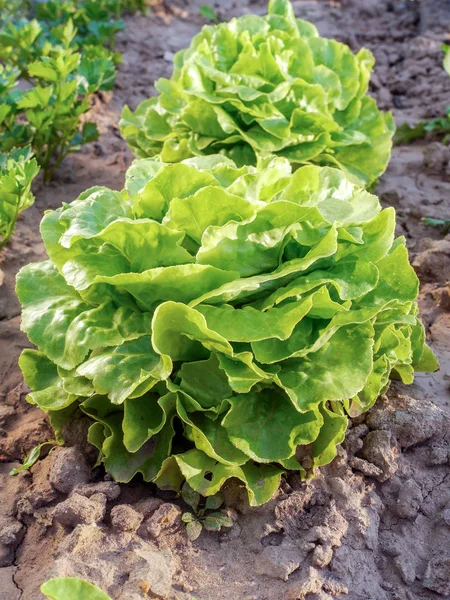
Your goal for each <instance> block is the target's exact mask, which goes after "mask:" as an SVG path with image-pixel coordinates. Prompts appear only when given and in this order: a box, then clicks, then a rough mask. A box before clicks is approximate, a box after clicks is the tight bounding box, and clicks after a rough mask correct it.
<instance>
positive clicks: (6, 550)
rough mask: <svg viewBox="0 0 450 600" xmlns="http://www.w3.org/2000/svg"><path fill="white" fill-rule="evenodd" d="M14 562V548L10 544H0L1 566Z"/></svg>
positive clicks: (8, 565)
mask: <svg viewBox="0 0 450 600" xmlns="http://www.w3.org/2000/svg"><path fill="white" fill-rule="evenodd" d="M13 562H14V550H13V548H11V547H10V546H0V567H1V568H2V570H3V567H10V566H11V565H12V564H13Z"/></svg>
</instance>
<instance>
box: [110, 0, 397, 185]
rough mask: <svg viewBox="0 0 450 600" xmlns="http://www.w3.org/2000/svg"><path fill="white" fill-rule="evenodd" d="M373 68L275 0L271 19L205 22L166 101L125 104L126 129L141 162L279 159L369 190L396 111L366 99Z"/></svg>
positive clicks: (181, 58) (163, 92)
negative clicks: (340, 175) (335, 170)
mask: <svg viewBox="0 0 450 600" xmlns="http://www.w3.org/2000/svg"><path fill="white" fill-rule="evenodd" d="M373 63H374V58H373V56H372V54H371V53H370V52H369V51H368V50H365V49H362V50H360V51H359V52H358V53H357V54H356V55H354V54H353V53H352V52H351V50H350V49H349V48H348V46H346V45H345V44H341V43H339V42H337V41H335V40H329V39H326V38H322V37H319V35H318V32H317V30H316V28H315V27H314V25H312V24H311V23H308V22H306V21H302V20H299V19H296V18H295V16H294V12H293V9H292V6H291V4H290V3H289V1H288V0H270V2H269V14H268V15H267V16H265V17H259V16H255V15H245V16H243V17H240V18H238V19H232V20H231V21H230V22H229V23H220V24H218V25H213V26H205V27H204V28H203V30H202V31H201V32H200V33H199V34H198V35H196V36H195V37H194V39H193V40H192V43H191V45H190V47H189V48H188V49H187V50H183V51H181V52H179V53H178V54H177V55H176V57H175V65H174V71H173V75H172V77H171V79H170V80H168V79H160V80H158V82H157V83H156V88H157V90H158V91H159V92H160V95H159V96H158V97H156V98H150V99H149V100H146V101H144V102H142V103H141V104H140V105H139V106H138V108H137V109H136V111H135V112H134V113H132V112H131V111H130V109H129V108H128V107H125V109H124V111H123V114H122V119H121V123H120V126H121V133H122V135H123V137H124V138H125V139H126V140H127V142H128V144H129V146H130V147H131V148H132V150H133V152H134V153H135V154H136V155H137V156H140V157H148V156H155V155H160V156H161V158H162V160H165V161H167V162H178V161H181V160H183V159H185V158H188V157H192V156H198V155H210V154H215V153H220V154H224V155H226V156H228V157H230V158H231V159H233V160H234V161H235V162H236V164H238V166H241V165H247V164H249V165H254V164H256V160H257V157H258V156H265V155H267V154H269V153H275V154H277V155H278V156H282V157H285V158H287V159H289V161H290V162H291V163H293V164H294V165H296V166H298V165H302V164H307V163H315V164H320V165H330V166H336V167H339V168H341V169H342V170H344V171H345V172H346V174H347V175H348V176H350V177H351V178H352V179H353V180H357V181H359V182H362V183H363V184H364V185H369V184H370V183H371V182H373V181H374V180H375V179H376V178H377V177H378V176H380V175H381V174H382V173H383V172H384V170H385V168H386V166H387V163H388V160H389V156H390V151H391V145H392V144H391V139H392V136H393V133H394V121H393V118H392V115H391V114H390V113H386V114H385V113H382V112H380V111H379V110H378V108H377V106H376V103H375V100H373V99H372V98H370V96H368V95H367V89H368V85H369V79H370V71H371V69H372V66H373Z"/></svg>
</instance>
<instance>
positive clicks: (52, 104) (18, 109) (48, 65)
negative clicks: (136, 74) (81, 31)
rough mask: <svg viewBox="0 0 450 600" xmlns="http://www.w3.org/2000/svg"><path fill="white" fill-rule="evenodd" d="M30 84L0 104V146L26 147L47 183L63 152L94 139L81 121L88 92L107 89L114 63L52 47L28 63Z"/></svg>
mask: <svg viewBox="0 0 450 600" xmlns="http://www.w3.org/2000/svg"><path fill="white" fill-rule="evenodd" d="M28 75H29V77H30V79H31V80H32V81H33V82H35V85H34V86H33V87H31V88H29V89H27V90H25V91H22V92H20V91H17V90H10V91H9V92H8V94H7V95H5V94H4V95H3V97H2V103H1V104H0V149H1V150H3V151H8V150H10V149H11V148H14V147H17V146H24V145H30V146H31V147H32V149H33V152H34V155H35V156H36V159H37V161H38V163H39V164H40V165H41V167H42V169H43V172H44V180H45V181H49V180H50V178H51V176H52V174H53V172H54V170H55V169H56V168H57V167H58V165H59V164H60V163H61V162H62V160H64V158H65V157H66V156H67V154H68V153H69V152H73V151H75V150H78V149H79V148H80V147H81V146H82V145H83V144H85V143H87V142H91V141H93V140H96V139H97V138H98V131H97V126H96V125H95V123H91V122H88V121H85V120H84V115H85V113H86V112H87V111H88V110H89V108H90V100H89V96H90V95H91V94H92V93H94V92H96V91H97V90H99V89H110V87H111V86H112V84H113V81H114V66H113V64H112V62H111V61H110V60H108V59H102V58H97V59H93V60H91V59H87V58H86V57H81V55H80V54H79V53H77V52H74V51H73V50H72V49H70V48H58V49H54V50H52V51H51V52H50V55H49V56H46V57H43V58H42V59H41V60H39V61H36V62H33V63H31V64H30V65H29V66H28Z"/></svg>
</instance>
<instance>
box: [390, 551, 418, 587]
mask: <svg viewBox="0 0 450 600" xmlns="http://www.w3.org/2000/svg"><path fill="white" fill-rule="evenodd" d="M394 565H395V566H396V567H397V569H398V571H399V573H400V577H401V578H402V579H403V581H404V582H405V583H406V585H412V584H413V583H414V581H415V579H416V565H415V563H414V560H411V557H410V556H405V554H404V553H402V554H400V555H399V556H396V557H395V558H394Z"/></svg>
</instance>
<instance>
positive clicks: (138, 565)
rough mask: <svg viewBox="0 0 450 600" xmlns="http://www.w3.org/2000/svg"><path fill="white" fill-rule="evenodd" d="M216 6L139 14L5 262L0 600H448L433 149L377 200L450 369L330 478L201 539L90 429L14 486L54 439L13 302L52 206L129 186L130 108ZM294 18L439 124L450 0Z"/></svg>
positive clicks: (230, 495)
mask: <svg viewBox="0 0 450 600" xmlns="http://www.w3.org/2000/svg"><path fill="white" fill-rule="evenodd" d="M203 3H204V2H203V1H202V0H195V1H193V2H188V1H185V2H182V1H179V2H176V3H170V2H161V7H160V11H159V15H157V14H156V15H155V14H154V15H153V16H151V17H143V16H139V15H135V16H133V17H128V18H127V27H126V30H125V31H124V32H123V33H122V34H121V35H120V37H119V40H118V43H117V49H118V50H119V51H121V52H123V56H124V60H123V63H122V65H121V67H120V71H119V76H118V80H117V86H116V89H115V91H114V93H113V94H112V95H111V96H107V95H102V96H101V97H99V98H97V99H96V100H95V105H94V106H93V108H92V116H93V118H94V119H95V120H96V121H97V123H98V125H99V128H100V131H101V133H102V136H101V138H100V140H99V141H98V142H97V143H95V144H91V145H89V146H87V147H85V148H84V149H83V150H82V151H81V152H79V153H77V154H74V155H73V156H72V157H70V158H69V159H67V160H66V161H65V162H64V163H63V165H61V167H60V169H59V171H58V173H57V176H56V178H55V180H54V182H53V183H51V184H50V185H49V186H47V187H44V186H43V185H42V184H40V183H38V184H37V186H36V189H35V192H36V203H35V205H34V206H33V207H32V208H30V209H29V210H27V211H26V212H25V213H24V214H23V216H22V218H21V219H20V222H19V224H18V227H17V232H16V235H15V237H14V238H13V240H12V241H11V243H10V244H9V246H8V248H7V249H6V251H5V252H4V253H3V256H2V257H1V261H2V262H1V268H2V270H3V271H4V273H5V281H4V284H3V286H1V287H0V394H1V398H2V402H1V404H0V436H1V443H0V478H1V487H0V566H2V568H0V600H19V599H22V600H41V599H42V598H43V596H42V595H41V594H40V592H39V586H40V584H41V583H42V582H43V581H44V580H45V579H47V578H48V577H50V576H52V575H76V576H81V577H85V578H87V579H89V580H90V581H92V582H95V583H97V584H98V585H100V586H102V587H103V589H104V590H105V591H106V592H108V593H109V594H110V595H111V597H112V599H113V600H139V599H142V598H168V599H175V598H179V599H180V600H191V599H193V598H196V599H197V600H280V599H282V600H284V599H286V600H297V599H304V598H305V599H307V600H330V599H332V598H347V599H348V600H422V599H430V600H431V599H445V598H447V599H449V598H450V466H449V465H450V462H449V461H450V395H449V386H450V287H449V284H448V278H449V275H450V236H447V237H446V238H444V237H443V236H442V235H441V233H440V232H439V230H438V229H434V228H429V227H426V226H425V225H424V224H423V222H422V221H421V218H422V217H423V216H430V217H441V218H447V219H448V218H450V201H449V198H450V150H449V148H448V147H446V146H443V145H442V144H441V143H439V142H438V141H437V140H436V139H433V138H432V137H430V138H429V139H426V140H423V141H419V142H415V143H414V144H412V145H409V146H399V147H397V148H395V149H394V151H393V156H392V161H391V164H390V166H389V169H388V171H387V172H386V174H385V175H384V176H383V177H382V179H381V181H380V184H379V187H378V194H379V195H380V197H381V200H382V202H383V204H384V205H392V206H394V207H395V208H396V209H397V214H398V233H399V234H402V235H405V236H406V238H407V242H408V247H409V249H410V252H411V259H412V260H413V264H414V266H415V268H416V270H417V272H418V274H419V277H420V279H421V284H422V285H421V294H420V306H421V313H422V317H423V319H424V322H425V325H426V328H427V333H428V338H429V341H430V343H431V344H432V346H433V349H434V350H435V352H436V353H437V355H438V356H439V359H440V362H441V371H440V372H439V373H436V374H433V375H429V374H426V375H420V376H418V377H417V379H416V383H415V384H414V385H413V386H409V387H408V388H406V387H405V386H403V385H400V384H398V383H395V384H393V385H392V386H391V389H390V391H389V393H388V395H387V397H383V398H381V399H380V400H379V401H378V403H377V405H376V407H375V408H374V409H373V410H372V411H371V412H370V413H369V414H368V415H367V416H366V417H365V418H364V419H361V418H360V419H357V420H355V422H353V423H352V424H351V427H350V428H349V431H348V434H347V439H346V441H345V443H344V445H343V447H342V448H341V449H340V451H339V454H338V457H337V458H336V459H335V461H334V462H333V463H332V464H331V465H329V466H328V467H326V468H323V469H322V470H321V471H320V473H318V474H317V477H316V478H315V479H314V480H312V481H309V482H307V483H302V482H300V481H299V480H298V478H297V477H290V478H288V479H287V480H286V481H284V482H283V484H282V486H281V488H280V490H279V492H278V494H277V495H276V497H275V498H274V499H273V500H272V501H271V502H270V503H268V504H267V505H265V506H263V507H261V508H259V509H254V508H252V509H250V508H249V507H248V506H247V505H246V503H245V502H244V500H243V498H242V490H241V489H240V488H239V487H233V486H230V487H229V488H227V490H226V499H227V505H228V506H229V507H230V508H229V510H230V513H231V515H232V517H233V519H235V521H236V522H235V525H234V527H233V528H232V529H231V530H229V532H228V533H222V534H218V535H217V534H207V533H203V534H202V535H201V537H200V538H199V539H198V540H197V541H196V542H194V543H191V542H189V541H188V540H187V538H186V535H185V533H184V529H183V528H182V527H181V526H180V507H181V508H182V509H183V510H184V509H185V508H186V507H185V506H183V504H182V502H181V501H179V500H178V499H176V498H175V496H174V495H170V494H163V493H161V492H158V491H157V490H156V489H155V487H154V486H153V485H151V484H144V483H141V482H134V483H131V484H128V485H120V486H119V485H117V484H115V483H113V482H111V481H109V479H108V477H107V476H106V477H105V475H104V472H102V471H101V469H98V468H97V469H95V470H94V471H91V470H90V468H89V464H90V463H92V461H93V460H95V457H93V456H92V452H91V449H89V448H87V447H86V443H85V441H84V439H85V437H84V436H85V425H86V424H85V423H83V422H78V423H76V424H74V426H73V427H72V428H71V431H70V432H69V435H68V446H69V447H68V448H65V449H62V448H58V449H57V450H55V451H53V452H51V453H50V454H49V455H48V456H47V457H46V458H45V459H43V460H41V461H40V462H39V463H38V464H37V465H36V466H35V467H34V468H33V469H32V471H31V473H23V474H21V475H19V476H18V477H16V478H12V477H9V476H8V472H9V470H10V469H11V467H12V466H14V465H17V464H18V462H17V461H20V460H21V459H22V458H23V456H24V454H26V453H27V452H28V451H29V450H30V449H31V448H32V447H33V446H35V445H36V444H37V443H39V442H41V441H45V440H47V439H50V438H51V429H50V427H49V425H48V424H47V422H46V419H45V417H44V416H43V414H42V413H41V412H40V411H39V410H37V409H35V408H34V407H32V406H30V405H28V404H27V403H26V401H25V395H26V386H25V385H24V383H23V381H22V377H21V373H20V370H19V369H18V366H17V359H18V356H19V354H20V352H21V350H22V348H24V347H26V346H28V345H29V343H28V341H27V339H26V337H25V335H23V334H22V333H20V330H19V326H20V318H19V314H20V310H19V305H18V301H17V299H16V296H15V294H14V278H15V275H16V273H17V271H18V270H19V268H20V267H21V266H22V265H24V264H26V263H28V262H33V261H38V260H42V259H43V258H45V252H44V248H43V244H42V242H41V239H40V235H39V221H40V219H41V217H42V215H43V212H44V211H45V210H47V209H50V208H56V207H57V206H59V205H60V204H61V202H63V201H64V202H70V201H71V200H73V199H75V198H76V197H77V195H78V194H79V193H80V192H81V191H83V190H85V189H86V188H88V187H91V186H92V185H107V186H109V187H112V188H116V189H120V188H121V187H122V183H123V178H124V172H125V170H126V167H127V165H128V164H129V163H130V161H131V160H132V157H131V154H130V153H129V151H128V150H127V148H126V144H125V143H124V142H123V140H121V139H120V136H119V133H118V127H117V123H118V118H119V114H120V110H121V108H122V107H123V105H124V104H128V105H129V106H130V107H131V108H135V107H136V105H137V104H138V103H139V102H140V101H141V100H143V99H145V98H146V97H148V95H151V94H153V93H155V90H154V88H153V83H154V81H155V79H157V78H158V77H160V76H168V75H170V71H171V60H172V58H173V53H174V52H176V51H177V50H178V49H180V48H182V47H185V46H186V45H187V44H188V43H189V40H190V39H191V37H192V35H194V34H195V33H196V32H197V31H198V30H199V28H200V27H201V26H202V24H203V23H204V20H203V18H202V17H200V16H199V13H198V9H199V7H200V5H202V4H203ZM215 6H216V8H217V11H218V13H219V15H220V16H221V17H222V18H224V19H227V18H229V17H230V16H232V15H238V14H243V13H246V12H250V11H251V12H256V13H261V14H262V13H264V12H265V8H266V3H265V2H263V1H261V0H256V1H255V0H244V1H243V2H239V3H235V2H229V1H227V0H220V1H219V2H216V3H215ZM294 7H295V10H296V14H297V16H299V17H303V18H307V19H309V20H311V21H313V22H314V23H316V24H317V26H318V27H319V30H320V32H321V34H322V35H327V36H331V37H335V38H337V39H340V40H342V41H344V42H346V43H348V44H350V46H351V47H352V49H354V50H357V49H358V48H359V47H361V46H362V45H364V46H366V47H369V48H370V49H371V50H372V51H373V52H374V54H375V56H376V59H377V64H376V67H375V74H374V77H373V79H372V84H371V92H372V93H373V95H374V96H375V97H376V98H377V100H378V102H379V104H380V106H381V107H382V108H384V109H390V110H393V112H394V116H395V118H396V121H397V123H402V122H405V121H408V122H414V121H416V120H418V119H421V118H431V117H437V116H440V115H442V114H443V112H444V110H445V107H446V105H447V104H450V78H449V77H447V76H446V74H445V72H444V71H443V69H442V66H441V62H442V53H441V52H440V50H439V48H440V45H441V44H442V43H443V42H447V43H449V41H450V33H449V32H450V5H449V2H448V0H423V1H422V2H421V6H419V3H418V2H413V1H410V0H406V1H402V0H392V1H391V2H389V1H387V0H353V1H352V0H342V1H341V2H339V1H337V0H336V1H330V2H329V1H325V0H322V1H320V0H319V1H303V0H297V1H295V2H294Z"/></svg>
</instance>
